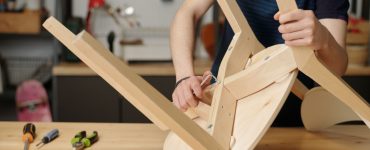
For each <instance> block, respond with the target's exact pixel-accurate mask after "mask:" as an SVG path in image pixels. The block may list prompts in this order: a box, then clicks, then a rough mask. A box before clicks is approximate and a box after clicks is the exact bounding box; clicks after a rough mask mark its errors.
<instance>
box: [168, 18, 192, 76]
mask: <svg viewBox="0 0 370 150" xmlns="http://www.w3.org/2000/svg"><path fill="white" fill-rule="evenodd" d="M178 15H179V14H178ZM178 15H177V16H176V17H175V18H176V19H175V20H174V21H173V23H172V26H171V33H170V34H171V35H170V43H171V44H170V46H171V52H172V60H173V64H174V67H175V70H176V81H177V80H179V79H181V78H183V77H186V76H191V75H194V70H193V49H194V24H195V20H193V17H191V16H186V15H189V14H180V15H182V16H178Z"/></svg>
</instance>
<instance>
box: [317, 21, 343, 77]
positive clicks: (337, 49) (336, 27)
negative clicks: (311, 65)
mask: <svg viewBox="0 0 370 150" xmlns="http://www.w3.org/2000/svg"><path fill="white" fill-rule="evenodd" d="M319 21H320V23H321V24H322V25H323V26H325V27H326V29H327V30H328V31H329V33H330V34H331V35H329V36H331V37H329V38H328V42H327V46H324V48H323V51H318V53H317V56H318V57H319V58H320V59H321V60H323V61H324V62H325V63H326V64H327V65H328V66H329V67H330V68H331V70H333V71H334V72H336V73H337V74H338V75H344V73H345V72H346V70H347V65H348V56H347V51H346V33H347V23H346V22H345V21H343V20H341V19H320V20H319ZM325 49H326V50H325Z"/></svg>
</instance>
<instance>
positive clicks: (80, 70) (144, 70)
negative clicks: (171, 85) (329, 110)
mask: <svg viewBox="0 0 370 150" xmlns="http://www.w3.org/2000/svg"><path fill="white" fill-rule="evenodd" d="M211 65H212V62H211V61H209V60H205V59H204V60H195V61H194V72H195V74H197V75H202V74H203V73H204V72H205V71H207V70H210V68H211ZM129 66H130V67H131V69H133V71H135V72H136V73H137V74H139V75H144V76H145V75H146V76H174V75H175V69H174V67H173V65H172V63H171V62H158V63H136V64H129ZM53 75H55V76H96V75H97V74H96V73H95V72H94V71H93V70H91V69H90V68H89V67H87V66H86V65H85V64H84V63H66V62H62V63H60V64H58V65H56V66H55V67H53ZM346 75H347V76H370V66H356V65H349V67H348V69H347V72H346Z"/></svg>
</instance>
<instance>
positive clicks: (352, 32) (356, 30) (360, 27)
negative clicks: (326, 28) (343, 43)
mask: <svg viewBox="0 0 370 150" xmlns="http://www.w3.org/2000/svg"><path fill="white" fill-rule="evenodd" d="M369 28H370V23H369V22H367V21H361V22H356V23H349V24H348V33H347V44H367V43H368V42H369V34H370V33H369Z"/></svg>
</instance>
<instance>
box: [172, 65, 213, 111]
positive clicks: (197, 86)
mask: <svg viewBox="0 0 370 150" xmlns="http://www.w3.org/2000/svg"><path fill="white" fill-rule="evenodd" d="M210 74H211V73H210V72H209V71H207V72H205V73H204V74H203V77H202V76H191V77H190V78H188V79H186V80H183V81H182V82H180V83H179V84H178V85H177V87H176V88H175V90H174V92H173V93H172V100H173V103H174V104H175V106H176V107H177V108H179V109H180V110H181V111H184V112H185V111H186V110H187V109H188V108H189V107H196V106H198V103H199V100H200V99H202V95H203V87H206V86H208V85H209V84H210V79H211V78H208V79H206V77H207V76H209V75H210ZM204 79H206V81H203V80H204ZM202 81H203V84H202ZM201 84H202V85H201Z"/></svg>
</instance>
